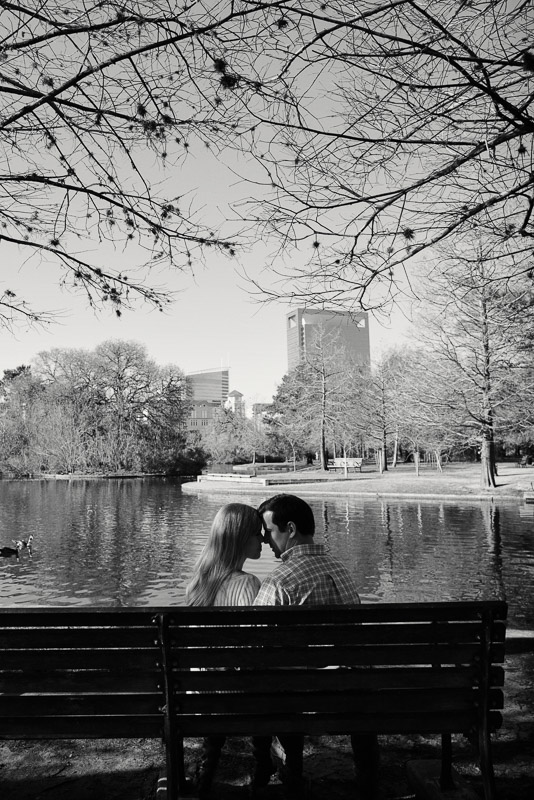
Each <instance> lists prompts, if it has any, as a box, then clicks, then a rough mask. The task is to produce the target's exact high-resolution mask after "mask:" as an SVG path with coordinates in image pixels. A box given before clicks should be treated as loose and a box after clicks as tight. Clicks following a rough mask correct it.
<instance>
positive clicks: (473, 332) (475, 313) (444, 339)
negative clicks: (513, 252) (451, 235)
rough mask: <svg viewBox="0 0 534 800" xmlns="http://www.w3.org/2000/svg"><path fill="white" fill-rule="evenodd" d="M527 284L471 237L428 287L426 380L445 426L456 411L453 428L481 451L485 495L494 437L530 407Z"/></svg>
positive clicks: (492, 471) (532, 316)
mask: <svg viewBox="0 0 534 800" xmlns="http://www.w3.org/2000/svg"><path fill="white" fill-rule="evenodd" d="M531 283H532V282H531V280H530V279H529V278H528V277H525V276H522V275H517V276H516V277H515V278H513V279H512V278H511V277H510V276H509V275H508V271H507V265H506V264H503V263H501V262H500V260H499V259H495V258H494V249H493V242H492V241H491V240H490V241H486V240H484V239H483V238H480V237H479V236H478V235H477V234H476V232H473V233H472V235H471V237H470V238H468V239H466V241H465V243H464V247H463V249H462V251H461V252H456V251H453V252H452V253H449V254H448V255H447V252H446V251H444V252H443V253H442V259H441V267H440V271H439V273H437V272H433V273H432V274H431V279H430V281H429V284H428V286H427V293H426V298H425V302H426V306H427V312H426V314H423V313H422V314H421V318H420V319H421V322H420V331H421V334H422V337H423V338H424V341H425V345H426V346H427V347H428V348H430V350H431V352H432V353H433V355H434V358H433V364H432V365H430V364H428V367H427V373H428V374H431V373H432V372H434V373H435V376H436V380H437V384H438V385H440V386H441V397H440V400H439V403H440V404H441V406H442V407H443V411H444V420H445V419H446V418H447V414H448V416H449V417H450V411H451V410H455V413H456V427H457V429H458V430H460V429H462V428H463V430H464V432H465V435H466V438H469V439H471V442H472V443H473V444H475V443H476V444H477V445H478V447H479V448H480V459H481V485H482V486H483V487H486V488H489V487H493V486H495V477H496V474H497V473H496V464H495V439H496V434H497V433H499V435H500V436H501V437H502V435H503V433H504V432H506V428H507V427H508V428H510V429H511V427H513V426H514V425H516V424H517V418H518V414H517V409H518V408H520V407H521V406H522V405H523V406H524V404H525V398H527V397H528V398H530V404H531V403H532V396H533V391H534V384H533V382H532V370H531V369H529V368H528V365H529V364H531V363H532V350H531V349H530V350H529V351H527V350H526V348H525V336H524V332H525V330H530V329H531V327H532V324H533V321H534V301H533V291H532V285H531ZM514 411H515V414H514ZM445 412H446V413H445Z"/></svg>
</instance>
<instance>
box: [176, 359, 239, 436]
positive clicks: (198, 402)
mask: <svg viewBox="0 0 534 800" xmlns="http://www.w3.org/2000/svg"><path fill="white" fill-rule="evenodd" d="M186 377H187V379H188V381H189V385H190V386H191V389H192V395H193V397H192V399H193V408H192V409H191V414H190V416H189V430H190V431H198V430H202V428H205V427H207V426H208V425H209V424H210V423H211V422H212V420H213V418H214V416H215V413H216V410H217V409H219V408H221V407H222V406H224V404H225V403H226V401H227V399H228V388H229V384H230V377H229V370H228V369H203V370H200V371H199V372H190V373H189V374H188V375H187V376H186Z"/></svg>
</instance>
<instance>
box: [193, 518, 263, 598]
mask: <svg viewBox="0 0 534 800" xmlns="http://www.w3.org/2000/svg"><path fill="white" fill-rule="evenodd" d="M261 527H262V522H261V517H260V515H259V514H258V512H257V511H256V509H255V508H252V506H247V505H245V504H244V503H228V505H226V506H223V507H222V508H220V509H219V511H218V512H217V514H216V515H215V518H214V520H213V522H212V524H211V530H210V533H209V536H208V541H207V542H206V544H205V545H204V548H203V550H202V552H201V554H200V557H199V559H198V561H197V563H196V564H195V568H194V572H193V578H192V580H191V582H190V583H189V585H188V587H187V589H186V592H185V597H186V602H187V604H188V605H190V606H212V605H213V603H214V601H215V597H216V595H217V592H218V591H219V589H220V588H221V586H222V585H223V583H224V582H225V580H227V578H229V577H230V575H231V574H232V573H233V572H236V571H237V570H240V569H241V567H242V566H243V557H244V554H245V551H246V548H247V544H248V542H249V541H250V538H251V537H252V536H254V534H255V533H256V532H257V531H258V530H259V531H261Z"/></svg>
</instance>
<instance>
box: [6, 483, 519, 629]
mask: <svg viewBox="0 0 534 800" xmlns="http://www.w3.org/2000/svg"><path fill="white" fill-rule="evenodd" d="M266 496H268V493H265V492H264V493H263V494H258V495H247V496H243V497H240V496H239V495H236V494H231V495H230V494H228V495H218V494H217V495H215V494H214V495H211V496H209V495H208V496H206V495H202V496H200V495H196V494H193V495H191V494H183V493H182V491H181V488H180V483H179V482H178V481H175V480H171V479H150V478H145V479H135V480H133V479H130V480H128V479H124V480H121V479H113V480H71V481H69V480H61V481H0V547H4V546H10V545H11V540H12V539H27V538H28V536H29V535H30V534H33V537H34V539H33V558H31V559H30V557H29V555H28V552H27V550H26V551H23V552H22V553H21V557H20V560H19V561H18V562H17V561H16V560H15V558H9V559H8V558H0V605H3V606H8V605H20V606H33V605H42V606H50V605H54V606H59V605H65V606H73V605H111V606H142V605H149V604H154V605H156V604H160V605H173V604H183V602H184V588H185V585H186V583H187V581H188V579H189V577H190V575H191V570H192V567H193V564H194V562H195V560H196V558H197V556H198V554H199V552H200V549H201V547H202V545H203V543H204V541H205V538H206V536H207V533H208V531H209V527H210V524H211V520H212V519H213V516H214V514H215V512H216V511H217V509H218V508H219V507H220V506H221V505H223V504H224V503H226V502H236V501H242V502H245V503H251V504H253V505H256V504H258V503H259V502H260V501H261V500H262V499H264V498H265V497H266ZM309 502H310V504H311V505H312V507H313V509H314V512H315V516H316V520H317V538H318V539H322V540H323V539H324V540H325V541H327V543H328V545H329V547H330V549H331V551H332V552H333V553H334V554H335V555H336V556H338V557H340V558H341V559H342V560H343V562H344V563H345V564H346V565H347V566H348V567H349V569H350V570H351V572H352V573H353V575H354V579H355V581H356V584H357V586H358V588H359V591H360V594H361V597H362V600H363V601H367V602H394V601H397V602H401V601H423V600H469V599H472V600H475V599H490V598H504V599H506V600H508V602H509V606H510V611H509V615H510V623H511V624H512V625H513V626H514V627H518V628H534V505H532V506H524V505H523V506H522V505H521V504H519V503H507V504H501V505H492V504H489V503H465V502H460V503H452V502H449V501H447V502H441V503H429V502H415V501H410V502H397V501H390V500H387V501H386V500H372V501H371V500H364V499H361V498H351V497H348V498H346V499H340V498H327V499H316V500H313V499H310V501H309ZM275 563H276V562H275V559H274V556H273V555H272V553H271V551H270V550H269V548H267V547H265V546H264V552H263V555H262V558H261V559H260V560H259V561H249V562H247V563H246V565H245V569H247V570H248V571H250V572H254V573H256V574H257V575H258V576H259V577H260V578H262V577H264V576H265V575H267V574H268V572H270V571H271V570H272V569H273V567H274V566H275Z"/></svg>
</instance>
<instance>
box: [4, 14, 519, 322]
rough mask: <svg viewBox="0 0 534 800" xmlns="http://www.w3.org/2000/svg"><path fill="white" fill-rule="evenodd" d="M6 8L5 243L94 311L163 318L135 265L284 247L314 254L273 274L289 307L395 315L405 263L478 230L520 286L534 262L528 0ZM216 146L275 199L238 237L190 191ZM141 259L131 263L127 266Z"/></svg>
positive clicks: (159, 300) (13, 305)
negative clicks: (261, 240)
mask: <svg viewBox="0 0 534 800" xmlns="http://www.w3.org/2000/svg"><path fill="white" fill-rule="evenodd" d="M1 8H2V18H1V26H2V45H1V48H0V59H1V61H0V99H1V103H2V115H1V120H0V141H1V150H0V158H1V164H0V192H1V197H0V241H1V242H4V243H10V244H11V245H14V246H16V247H18V248H20V250H21V251H22V252H24V251H26V252H33V253H35V254H36V256H37V257H38V258H39V259H41V260H42V261H44V262H50V261H51V262H55V263H56V264H59V265H60V266H62V268H63V270H64V273H63V274H64V280H65V282H66V283H67V284H69V285H74V286H77V287H80V288H81V289H82V290H85V291H86V292H87V295H88V297H89V300H90V302H96V301H97V300H98V299H103V300H107V301H110V302H111V303H112V304H113V305H114V307H115V308H116V310H117V311H118V312H120V309H121V307H122V306H123V305H125V304H126V305H127V304H128V303H129V302H130V301H131V300H132V298H133V297H134V296H135V295H140V296H141V297H143V298H145V299H146V300H148V301H150V302H153V303H155V304H156V305H161V304H163V303H165V302H166V300H167V299H168V297H167V295H166V293H165V291H164V290H158V289H157V288H155V287H154V285H153V280H151V279H150V278H149V277H148V276H147V273H146V272H136V267H137V268H140V267H143V266H144V267H145V268H147V267H148V268H149V269H150V268H151V267H153V266H156V265H165V266H169V265H170V266H176V267H178V268H186V269H187V267H188V266H190V265H191V264H192V263H193V261H194V260H195V258H201V257H202V253H203V251H205V249H206V248H207V247H211V248H217V249H219V250H221V251H222V252H224V253H233V252H234V250H235V248H236V246H237V245H238V244H239V242H240V241H241V242H243V241H247V240H250V239H252V240H254V239H256V238H258V236H259V235H262V236H266V235H267V234H275V235H276V236H278V237H280V238H281V241H282V244H283V245H284V246H286V245H288V244H293V245H296V246H298V247H299V248H301V249H302V251H303V256H302V258H299V259H293V260H290V261H289V262H288V263H289V266H288V267H287V270H286V271H285V272H284V270H283V269H281V268H280V267H277V262H276V261H275V262H273V265H272V266H273V268H274V269H275V271H278V273H279V274H282V272H284V274H283V275H282V277H286V278H287V279H288V281H289V282H290V283H289V285H286V286H284V285H282V286H280V287H279V291H278V290H277V291H276V292H275V294H276V295H281V296H285V297H291V298H293V299H296V300H298V301H301V300H303V299H305V300H306V302H308V303H320V304H323V303H325V302H326V303H328V304H330V305H335V304H338V305H341V306H343V307H351V306H352V305H358V306H361V305H363V306H364V307H366V306H367V307H369V306H372V305H373V304H380V303H383V302H384V301H385V299H387V297H388V296H389V295H390V294H391V291H392V289H393V288H394V287H395V283H396V281H397V279H400V277H401V276H402V275H403V274H404V273H403V266H404V267H405V266H406V265H407V263H408V262H409V261H410V260H411V259H413V258H414V257H416V256H417V255H418V254H421V253H423V252H425V251H428V250H429V248H431V247H432V246H434V245H435V244H437V243H439V242H442V241H444V240H446V239H450V238H451V237H454V236H455V235H456V234H457V233H461V232H463V231H465V229H466V226H469V225H472V224H473V222H474V221H476V222H477V223H478V224H479V225H480V226H481V227H484V228H485V229H486V230H487V233H488V235H491V236H492V237H493V238H494V241H495V246H496V249H497V251H498V253H499V255H500V256H501V257H503V258H506V259H507V263H508V264H509V269H510V271H511V272H514V273H517V272H518V271H521V270H525V271H526V270H527V269H529V268H530V259H531V253H532V243H531V241H532V236H533V233H534V229H533V214H532V210H533V207H534V195H533V187H534V178H533V174H534V173H533V171H532V134H533V132H534V120H533V117H532V100H533V97H534V51H533V50H532V49H531V42H530V38H529V31H530V30H531V29H532V22H533V19H532V16H533V5H532V3H530V2H527V1H525V2H517V0H442V2H440V3H439V4H436V3H434V2H431V0H419V2H417V1H416V0H390V1H386V2H381V1H380V0H361V2H359V3H358V4H353V3H348V2H345V1H344V0H343V1H342V0H331V1H330V2H318V1H316V0H287V2H254V1H253V0H192V2H190V3H184V4H183V5H181V6H177V5H176V4H175V3H172V2H170V0H150V2H149V0H123V1H122V2H121V3H116V2H100V3H95V4H86V3H82V2H81V0H72V2H71V3H68V4H67V3H64V2H61V0H28V2H26V3H24V4H22V3H16V2H2V3H1ZM206 147H209V148H211V149H212V150H213V151H214V152H215V153H216V154H217V157H218V158H219V157H220V158H222V157H223V156H224V154H225V153H228V152H231V151H233V150H236V151H238V152H240V153H242V154H244V159H243V160H241V161H239V162H237V167H236V166H235V165H236V162H235V160H232V159H233V155H232V159H230V161H229V163H232V165H233V166H234V167H235V168H236V169H238V171H239V170H241V172H242V174H243V175H244V176H247V177H250V180H251V181H252V185H251V187H250V191H249V192H248V193H249V194H250V195H251V196H252V197H253V198H255V199H256V200H259V205H256V206H255V205H254V204H252V205H245V206H244V207H240V209H239V214H240V215H241V224H237V226H236V225H235V224H233V223H232V224H231V225H230V227H225V225H224V224H222V225H220V226H217V227H214V225H213V224H212V219H211V218H210V216H209V214H208V215H207V217H206V218H204V216H201V215H200V208H199V207H198V205H196V204H195V202H194V200H195V191H196V190H197V189H198V186H195V185H194V184H193V185H191V186H187V185H184V181H183V180H182V172H181V170H182V167H183V165H184V163H185V160H186V159H187V157H188V155H189V154H190V153H191V151H193V150H194V151H195V152H196V155H197V158H198V154H199V153H200V152H201V150H200V148H206ZM251 164H254V165H255V167H254V168H253V169H252V168H251ZM262 176H263V177H262ZM233 213H234V212H230V211H229V210H226V211H224V212H223V217H224V216H226V217H227V218H228V220H229V219H230V217H231V216H232V214H233ZM124 248H128V249H127V252H128V253H129V263H130V264H131V269H130V268H129V269H128V270H127V271H126V270H124V269H123V268H122V267H120V268H117V267H116V266H115V267H114V265H113V258H110V253H114V252H115V253H118V252H122V251H123V249H124ZM306 254H309V258H308V257H306ZM284 269H285V268H284ZM399 270H400V272H399ZM408 274H409V273H408ZM380 287H382V288H380ZM18 315H23V316H24V315H25V316H26V317H28V318H29V319H39V318H40V315H39V310H34V309H32V308H30V307H29V306H28V305H26V304H25V301H24V298H19V297H16V296H15V295H14V292H13V291H12V289H11V288H10V287H9V285H8V284H5V285H3V286H2V288H1V289H0V318H2V319H3V321H4V324H8V325H9V324H10V323H11V322H12V321H13V320H14V319H15V318H16V317H17V316H18Z"/></svg>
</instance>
